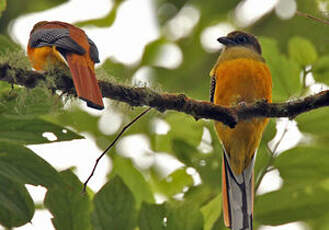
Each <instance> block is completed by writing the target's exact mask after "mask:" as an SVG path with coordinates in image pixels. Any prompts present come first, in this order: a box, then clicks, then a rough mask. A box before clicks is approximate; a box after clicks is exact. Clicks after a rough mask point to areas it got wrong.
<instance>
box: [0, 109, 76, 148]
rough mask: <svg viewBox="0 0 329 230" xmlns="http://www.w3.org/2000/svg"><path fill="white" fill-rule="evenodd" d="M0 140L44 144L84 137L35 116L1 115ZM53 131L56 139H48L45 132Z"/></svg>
mask: <svg viewBox="0 0 329 230" xmlns="http://www.w3.org/2000/svg"><path fill="white" fill-rule="evenodd" d="M0 121H1V126H0V141H7V142H12V143H15V144H18V143H21V144H42V143H50V142H56V141H69V140H73V139H80V138H82V137H81V136H80V135H78V134H75V133H74V132H72V131H70V130H67V129H65V128H63V127H61V126H58V125H55V124H52V123H50V122H47V121H44V120H41V119H38V118H35V119H25V118H20V119H19V118H12V117H6V116H0ZM46 132H48V133H52V134H53V135H55V136H56V139H55V140H52V141H50V140H48V139H47V138H46V137H45V136H43V134H44V133H46Z"/></svg>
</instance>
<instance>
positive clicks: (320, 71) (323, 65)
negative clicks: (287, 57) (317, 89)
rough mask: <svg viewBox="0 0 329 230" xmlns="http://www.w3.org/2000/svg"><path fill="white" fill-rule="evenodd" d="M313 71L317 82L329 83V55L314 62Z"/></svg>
mask: <svg viewBox="0 0 329 230" xmlns="http://www.w3.org/2000/svg"><path fill="white" fill-rule="evenodd" d="M312 73H313V77H314V79H315V80H316V81H317V82H322V83H325V84H327V85H328V84H329V55H326V56H322V57H320V58H319V59H318V60H317V61H316V62H315V63H314V64H313V66H312Z"/></svg>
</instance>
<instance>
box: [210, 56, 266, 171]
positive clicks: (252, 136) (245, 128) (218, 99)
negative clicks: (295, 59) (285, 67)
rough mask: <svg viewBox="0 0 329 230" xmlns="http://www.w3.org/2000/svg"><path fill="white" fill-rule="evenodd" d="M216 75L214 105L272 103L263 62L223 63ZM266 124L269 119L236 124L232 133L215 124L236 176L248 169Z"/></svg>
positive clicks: (240, 60)
mask: <svg viewBox="0 0 329 230" xmlns="http://www.w3.org/2000/svg"><path fill="white" fill-rule="evenodd" d="M215 75H216V89H215V95H214V103H215V104H219V105H223V106H233V105H236V104H237V103H239V102H247V103H252V102H255V101H257V100H261V99H267V100H268V101H269V102H271V99H272V96H271V95H272V79H271V73H270V71H269V69H268V67H267V66H266V64H265V63H263V62H260V61H256V60H253V59H247V58H240V59H232V60H228V61H224V62H222V63H220V64H219V65H218V66H217V67H216V69H215ZM267 122H268V119H263V118H257V119H250V120H246V121H241V122H239V123H238V124H237V126H236V127H235V128H234V129H231V128H229V127H227V126H224V125H223V124H222V123H219V122H217V123H216V125H215V126H216V129H217V133H218V136H219V138H220V139H221V141H222V143H223V145H224V147H225V150H226V152H227V153H228V154H229V156H230V162H231V167H232V170H233V171H234V172H235V173H236V174H241V173H242V171H243V170H244V169H245V168H247V167H248V165H249V163H250V161H251V159H252V157H253V155H254V153H255V151H256V149H257V147H258V145H259V142H260V139H261V136H262V133H263V130H264V128H265V126H266V124H267Z"/></svg>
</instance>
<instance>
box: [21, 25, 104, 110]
mask: <svg viewBox="0 0 329 230" xmlns="http://www.w3.org/2000/svg"><path fill="white" fill-rule="evenodd" d="M27 53H28V56H29V59H30V62H31V64H32V67H33V68H34V69H36V70H38V71H46V70H47V69H48V67H49V66H50V65H55V64H66V65H67V66H68V67H69V69H70V72H71V74H72V79H73V84H74V87H75V89H76V92H77V95H78V97H79V98H80V99H82V100H84V101H86V102H87V105H88V106H89V107H92V108H95V109H103V108H104V104H103V99H102V93H101V90H100V88H99V85H98V81H97V79H96V75H95V67H94V65H95V63H98V62H99V56H98V49H97V47H96V45H95V43H94V42H93V41H92V40H91V39H90V38H88V36H87V35H86V33H85V32H84V31H83V30H82V29H80V28H78V27H76V26H73V25H71V24H68V23H65V22H59V21H51V22H47V21H41V22H38V23H36V24H35V25H34V27H33V29H32V31H31V33H30V39H29V42H28V45H27Z"/></svg>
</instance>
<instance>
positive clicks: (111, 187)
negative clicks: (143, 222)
mask: <svg viewBox="0 0 329 230" xmlns="http://www.w3.org/2000/svg"><path fill="white" fill-rule="evenodd" d="M91 218H92V219H91V221H92V225H93V228H94V229H95V230H108V229H110V228H116V229H125V230H132V229H134V228H135V225H136V207H135V199H134V196H133V194H132V192H131V191H130V190H129V188H128V187H127V186H126V185H125V184H124V183H123V181H122V179H120V177H118V176H116V177H114V178H113V179H111V180H110V181H109V182H108V183H106V184H105V185H104V186H103V187H102V188H101V190H100V191H99V192H98V193H96V195H95V197H94V210H93V213H92V216H91Z"/></svg>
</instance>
